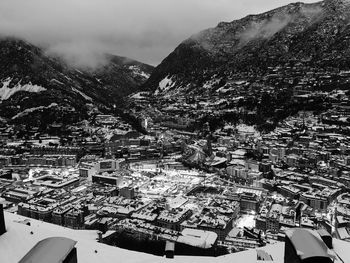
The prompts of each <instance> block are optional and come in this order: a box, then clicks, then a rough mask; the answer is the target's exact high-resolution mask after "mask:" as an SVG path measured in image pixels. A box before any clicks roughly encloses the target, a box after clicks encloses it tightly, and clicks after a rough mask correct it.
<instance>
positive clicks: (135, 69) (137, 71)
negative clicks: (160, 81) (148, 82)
mask: <svg viewBox="0 0 350 263" xmlns="http://www.w3.org/2000/svg"><path fill="white" fill-rule="evenodd" d="M129 69H130V70H132V72H133V73H134V75H138V76H141V77H144V78H146V79H148V78H149V77H150V76H151V75H150V74H148V73H146V72H144V71H142V70H141V69H140V68H139V67H137V66H130V67H129Z"/></svg>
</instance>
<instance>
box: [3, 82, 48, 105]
mask: <svg viewBox="0 0 350 263" xmlns="http://www.w3.org/2000/svg"><path fill="white" fill-rule="evenodd" d="M11 81H12V79H11V78H7V79H6V80H4V81H3V82H2V87H1V88H0V100H7V99H9V98H10V97H11V96H12V95H14V94H15V93H17V92H19V91H27V92H33V93H38V92H42V91H45V90H46V89H45V88H43V87H41V86H38V85H33V84H31V83H28V84H24V85H21V82H19V83H17V85H16V86H14V87H12V88H10V87H9V86H10V83H11Z"/></svg>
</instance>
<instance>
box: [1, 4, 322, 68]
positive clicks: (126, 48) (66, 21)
mask: <svg viewBox="0 0 350 263" xmlns="http://www.w3.org/2000/svg"><path fill="white" fill-rule="evenodd" d="M291 2H296V1H290V0H0V34H1V35H6V36H8V35H11V36H16V37H21V38H25V39H26V40H28V41H30V42H32V43H34V44H40V45H45V46H46V47H47V48H48V52H51V53H55V54H60V55H63V56H64V57H65V58H66V59H68V60H70V61H72V62H74V63H77V64H86V65H89V66H94V65H96V64H98V63H99V62H100V61H99V58H100V55H101V54H102V53H106V52H109V53H113V54H118V55H121V56H127V57H130V58H134V59H137V60H140V61H142V62H146V63H149V64H152V65H157V64H159V63H160V62H161V61H162V60H163V59H164V58H165V57H166V56H167V55H168V54H169V53H170V52H171V51H173V50H174V49H175V48H176V46H177V45H178V44H179V43H181V42H182V41H183V40H185V39H186V38H188V37H190V36H191V35H192V34H194V33H197V32H198V31H201V30H203V29H206V28H209V27H215V26H216V25H217V24H218V23H219V22H220V21H232V20H235V19H239V18H242V17H244V16H246V15H248V14H256V13H261V12H263V11H268V10H270V9H273V8H276V7H279V6H282V5H285V4H288V3H291ZM304 2H316V1H315V0H313V1H310V0H306V1H304Z"/></svg>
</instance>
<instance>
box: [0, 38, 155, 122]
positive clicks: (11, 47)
mask: <svg viewBox="0 0 350 263" xmlns="http://www.w3.org/2000/svg"><path fill="white" fill-rule="evenodd" d="M106 60H107V61H108V63H106V65H104V66H102V67H100V68H98V69H77V68H73V67H72V66H69V65H67V64H66V63H65V62H63V61H62V60H61V59H59V58H57V57H50V56H49V55H47V53H46V52H45V50H43V49H41V48H39V47H36V46H34V45H32V44H30V43H27V42H25V41H23V40H19V39H13V38H5V39H0V117H2V118H5V119H7V120H8V121H15V120H16V121H19V122H28V121H30V122H31V123H32V124H36V125H40V122H42V121H43V120H44V119H45V122H50V121H56V122H74V121H77V120H81V119H84V118H85V117H86V116H87V112H88V111H90V110H91V108H111V107H112V106H113V105H118V106H122V105H123V103H122V102H123V98H124V97H125V96H127V95H129V94H130V93H133V92H136V91H138V87H139V86H140V85H141V84H143V83H144V82H145V81H146V80H147V78H148V77H149V75H150V73H151V72H152V70H153V67H152V66H149V65H146V64H143V63H140V62H137V61H134V60H131V59H128V58H124V57H119V56H113V55H106ZM28 117H30V118H28Z"/></svg>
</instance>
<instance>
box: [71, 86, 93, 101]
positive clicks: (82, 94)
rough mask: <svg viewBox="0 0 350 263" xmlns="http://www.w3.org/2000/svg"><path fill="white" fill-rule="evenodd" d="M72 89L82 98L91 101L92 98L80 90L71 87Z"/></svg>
mask: <svg viewBox="0 0 350 263" xmlns="http://www.w3.org/2000/svg"><path fill="white" fill-rule="evenodd" d="M72 90H73V91H74V92H76V93H78V94H79V95H80V96H82V97H83V98H84V99H86V100H89V101H92V98H91V97H89V96H88V95H86V94H85V93H83V92H81V91H80V90H77V89H76V88H72Z"/></svg>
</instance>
